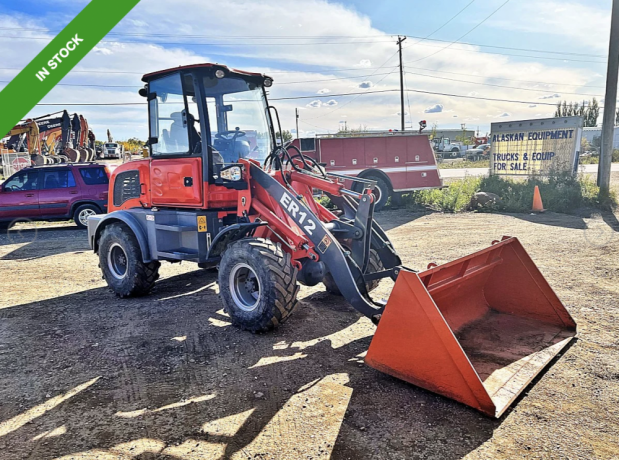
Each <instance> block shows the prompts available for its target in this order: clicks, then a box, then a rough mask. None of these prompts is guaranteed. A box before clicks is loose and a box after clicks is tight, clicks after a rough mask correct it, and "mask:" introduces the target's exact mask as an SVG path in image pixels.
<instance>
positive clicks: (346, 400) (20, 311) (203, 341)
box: [0, 270, 500, 459]
mask: <svg viewBox="0 0 619 460" xmlns="http://www.w3.org/2000/svg"><path fill="white" fill-rule="evenodd" d="M215 280H216V276H215V275H214V274H211V273H208V272H205V271H201V270H200V271H195V272H191V273H189V274H185V275H180V276H175V277H171V278H167V279H163V280H161V281H160V282H159V283H158V285H157V286H156V288H155V290H154V292H153V293H152V295H150V296H147V297H142V298H136V299H123V300H121V299H117V298H116V297H114V296H113V295H112V294H111V293H110V292H109V291H108V290H107V289H103V288H101V289H93V290H90V291H85V292H80V293H76V294H71V295H67V296H62V297H57V298H54V299H49V300H45V301H41V302H35V303H31V304H24V305H19V306H15V307H10V308H6V309H3V310H1V311H0V321H1V323H2V328H0V368H1V369H3V370H4V372H2V373H1V374H0V395H1V397H2V400H3V404H2V405H1V406H0V448H1V449H2V451H3V455H2V458H3V459H17V458H26V457H27V458H37V459H53V458H58V457H66V458H108V457H109V458H111V457H113V456H115V455H117V456H122V458H151V457H150V456H149V455H153V456H160V457H158V458H173V459H176V458H179V459H181V458H201V459H202V458H204V459H206V458H248V457H251V458H272V455H269V454H275V455H276V456H277V455H278V452H279V455H280V456H279V457H276V458H305V457H306V454H307V453H310V454H312V455H314V456H315V457H318V456H321V455H322V456H324V455H326V456H327V457H328V456H329V454H330V453H331V454H332V458H393V457H405V458H411V457H416V456H418V457H427V456H432V455H440V457H441V458H445V459H457V458H462V457H463V456H465V455H466V454H467V453H469V452H471V451H472V450H474V449H475V448H477V447H478V446H480V445H481V444H483V443H484V442H486V441H487V440H488V439H490V438H491V437H492V434H493V431H494V429H496V428H497V427H498V426H499V424H500V422H497V421H494V420H491V419H488V418H486V417H485V416H483V415H481V414H479V413H478V412H476V411H474V410H472V409H469V408H467V407H465V406H463V405H461V404H458V403H456V402H453V401H450V400H448V399H445V398H442V397H440V396H437V395H434V394H432V393H429V392H426V391H424V390H421V389H419V388H416V387H414V386H412V385H408V384H406V383H404V382H402V381H399V380H397V379H395V378H392V377H389V376H386V375H384V374H381V373H379V372H377V371H374V370H373V369H370V368H369V367H367V366H365V365H363V364H362V357H361V356H362V354H363V352H365V351H366V350H367V347H368V345H369V342H370V339H371V333H372V329H371V328H372V327H373V326H369V325H368V324H366V323H364V321H365V320H360V317H359V315H358V314H357V313H356V312H355V311H354V310H353V309H352V308H350V307H348V306H345V305H343V302H342V301H341V299H340V298H337V297H333V296H330V295H327V294H324V293H317V294H313V295H312V296H311V297H308V298H307V299H302V300H301V302H300V306H299V308H298V311H296V312H295V314H294V315H293V316H292V317H291V318H290V320H289V321H288V322H287V323H285V324H284V325H282V326H281V327H280V328H279V329H277V330H275V331H273V332H271V333H267V334H255V335H254V334H250V333H247V332H242V331H239V330H237V329H236V328H233V327H232V326H230V325H229V323H228V321H227V320H228V318H227V316H226V315H225V314H224V313H223V312H222V311H221V304H220V301H219V298H218V295H217V292H216V290H215V285H214V282H215ZM302 297H303V296H302ZM308 299H309V300H308ZM34 338H36V340H35V339H34ZM9 350H10V352H9ZM76 389H77V390H79V391H77V390H76ZM351 393H352V396H351ZM69 394H70V395H71V396H70V397H69V396H66V395H69ZM58 395H65V397H63V398H60V399H58ZM52 402H53V404H52ZM25 420H28V422H29V423H25ZM291 446H292V447H291ZM294 449H296V450H294ZM287 452H290V453H287ZM292 452H295V453H292ZM439 452H440V454H439ZM121 454H122V455H121ZM255 455H256V457H255ZM261 455H263V456H264V457H262V456H261ZM114 458H115V457H114Z"/></svg>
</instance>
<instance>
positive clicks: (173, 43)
mask: <svg viewBox="0 0 619 460" xmlns="http://www.w3.org/2000/svg"><path fill="white" fill-rule="evenodd" d="M0 38H10V39H17V40H51V38H52V37H15V36H10V35H0ZM99 43H122V44H136V45H185V46H239V45H241V44H239V43H191V42H141V41H120V40H113V41H110V40H102V41H100V42H99ZM368 43H391V40H371V41H363V42H360V41H354V42H352V41H349V42H314V43H251V44H249V43H242V44H243V45H247V46H315V45H357V44H368Z"/></svg>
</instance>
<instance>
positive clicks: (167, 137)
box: [140, 64, 275, 184]
mask: <svg viewBox="0 0 619 460" xmlns="http://www.w3.org/2000/svg"><path fill="white" fill-rule="evenodd" d="M142 81H144V82H146V86H145V87H144V88H143V89H142V90H140V94H141V95H142V96H145V97H147V98H148V104H149V131H150V137H149V147H150V154H151V157H152V158H153V160H157V159H176V158H183V157H194V158H195V157H201V158H202V159H203V161H202V176H203V181H204V182H207V183H217V184H219V183H220V182H221V181H220V180H218V179H220V173H221V171H222V170H224V169H228V168H229V167H230V166H231V165H234V164H236V163H238V161H239V159H241V158H247V159H254V160H257V161H259V162H260V163H262V162H263V161H264V159H265V158H266V157H267V156H268V155H269V154H270V153H271V151H272V149H273V147H274V146H275V133H274V130H273V124H272V121H271V117H270V114H269V110H268V104H267V98H266V91H265V87H270V86H271V85H272V83H273V81H272V79H271V78H269V77H267V76H265V75H262V74H258V73H249V72H242V71H238V70H234V69H229V68H228V67H226V66H223V65H217V64H197V65H190V66H184V67H178V68H175V69H168V70H163V71H159V72H155V73H151V74H147V75H145V76H144V77H143V78H142Z"/></svg>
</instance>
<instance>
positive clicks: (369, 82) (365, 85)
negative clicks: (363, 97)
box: [359, 81, 374, 89]
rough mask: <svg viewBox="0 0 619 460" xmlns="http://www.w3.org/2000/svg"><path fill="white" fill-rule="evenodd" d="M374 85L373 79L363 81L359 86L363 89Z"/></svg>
mask: <svg viewBox="0 0 619 460" xmlns="http://www.w3.org/2000/svg"><path fill="white" fill-rule="evenodd" d="M373 86H374V83H372V82H371V81H362V82H361V83H359V88H362V89H367V88H372V87H373Z"/></svg>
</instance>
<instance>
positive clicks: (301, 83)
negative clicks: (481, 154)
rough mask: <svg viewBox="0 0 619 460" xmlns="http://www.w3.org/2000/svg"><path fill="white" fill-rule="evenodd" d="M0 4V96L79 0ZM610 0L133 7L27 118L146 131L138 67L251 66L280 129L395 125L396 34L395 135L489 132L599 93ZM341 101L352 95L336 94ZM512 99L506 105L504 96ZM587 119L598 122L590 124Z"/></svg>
mask: <svg viewBox="0 0 619 460" xmlns="http://www.w3.org/2000/svg"><path fill="white" fill-rule="evenodd" d="M87 3H88V2H87V1H84V0H44V1H42V0H20V1H16V0H10V1H9V0H0V88H2V87H4V85H5V84H6V82H8V81H10V80H11V79H12V78H13V77H14V76H15V75H16V74H17V73H18V72H19V71H20V70H21V69H22V68H24V67H25V66H26V65H27V64H28V63H29V62H30V61H31V60H32V59H33V58H34V57H35V56H36V55H37V54H38V52H40V51H41V50H42V49H43V48H44V46H45V45H46V44H47V43H49V41H51V39H52V38H53V37H54V36H55V34H56V33H58V32H59V31H60V30H61V29H62V28H63V27H64V26H65V25H66V24H68V23H69V21H71V19H73V18H74V17H75V16H76V15H77V14H78V13H79V11H80V10H81V9H82V8H83V7H84V6H85V5H86V4H87ZM610 9H611V0H604V1H601V0H588V1H585V0H580V1H540V0H507V1H506V0H452V1H447V0H435V1H433V2H419V1H411V0H408V1H405V0H400V1H389V0H381V1H380V2H377V1H375V0H371V1H366V0H354V1H340V2H335V1H325V0H303V1H297V0H288V1H286V2H283V1H277V0H253V1H247V0H226V1H225V2H222V1H217V2H215V1H209V0H183V1H182V2H177V1H174V0H168V1H164V0H142V1H141V2H140V3H139V4H138V5H137V6H136V7H135V8H134V9H133V10H132V11H131V13H129V15H127V16H126V17H125V18H124V19H123V20H122V21H121V22H120V23H119V24H118V25H117V26H116V27H115V28H114V29H113V30H112V31H111V33H110V34H108V36H107V37H106V38H105V39H104V40H103V41H102V42H101V43H99V45H97V47H95V48H94V49H93V50H92V51H91V52H90V53H89V54H88V55H87V56H86V57H85V58H84V59H83V60H82V61H81V62H80V64H78V66H76V68H75V69H74V70H73V71H71V72H70V73H69V74H68V75H67V76H66V77H65V78H64V79H63V81H62V82H61V83H60V85H58V86H56V87H55V88H54V89H53V90H52V91H51V92H50V93H49V94H48V95H47V96H46V97H45V98H44V99H43V100H42V101H41V103H43V104H60V105H39V106H37V107H36V108H35V109H33V110H32V111H31V112H30V113H29V114H28V116H29V117H33V116H40V115H45V114H48V113H52V112H56V111H58V110H62V109H65V108H66V109H67V110H68V111H69V113H74V112H77V113H81V114H83V115H84V116H85V117H86V118H87V119H88V121H89V124H90V127H91V129H92V130H93V131H94V133H95V135H96V136H97V139H104V138H105V136H106V130H107V129H109V130H110V131H111V133H112V135H113V136H114V138H115V139H116V140H126V139H128V138H130V137H138V138H140V139H143V140H144V139H146V138H147V136H148V125H147V111H146V107H145V106H141V105H137V106H136V105H133V106H131V105H128V106H123V105H115V106H70V105H68V104H83V103H110V102H113V103H132V102H133V103H135V102H144V99H143V98H142V97H140V96H139V95H138V94H137V91H138V89H139V88H140V87H141V86H142V85H143V83H142V82H141V81H140V79H141V76H142V75H143V74H145V73H148V72H152V71H155V70H160V69H165V68H170V67H175V66H178V65H186V64H192V63H200V62H218V63H221V64H226V65H228V66H230V67H234V68H238V69H242V70H248V71H254V72H261V73H265V74H267V75H269V76H271V77H272V78H273V80H274V84H273V86H272V87H271V88H270V90H269V98H270V100H271V102H272V104H273V105H275V106H276V107H277V108H278V112H279V114H280V116H281V119H282V125H283V128H284V129H289V130H290V131H291V132H293V133H295V116H294V114H295V108H298V109H299V113H300V117H299V134H300V135H301V136H302V137H303V136H313V135H314V134H316V133H329V132H336V131H337V130H338V129H339V128H341V127H343V126H344V125H346V126H347V127H348V128H359V127H363V128H365V129H371V130H388V129H399V127H400V113H401V108H400V94H399V92H398V91H399V85H400V77H399V69H398V53H397V50H398V48H397V45H396V41H397V37H398V35H401V36H406V37H407V38H406V40H405V41H404V42H403V64H404V72H405V88H406V93H405V109H404V112H405V119H406V127H407V129H418V123H419V121H420V120H426V121H427V124H428V127H429V128H428V129H430V127H431V126H432V125H433V124H436V125H437V126H438V128H439V129H445V128H461V126H462V124H465V125H466V128H467V129H474V130H476V131H477V130H478V131H479V133H480V135H484V134H486V133H487V132H489V131H490V124H491V123H493V122H499V121H510V120H523V119H530V118H545V117H550V116H552V115H553V113H554V106H555V105H556V103H557V102H558V101H561V100H568V101H574V102H581V101H583V100H589V99H591V98H592V97H596V98H597V99H598V100H601V99H603V94H604V84H605V75H606V55H607V53H608V40H609V33H610ZM348 93H354V94H353V95H346V94H348ZM515 101H517V102H515ZM600 121H601V117H600Z"/></svg>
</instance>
